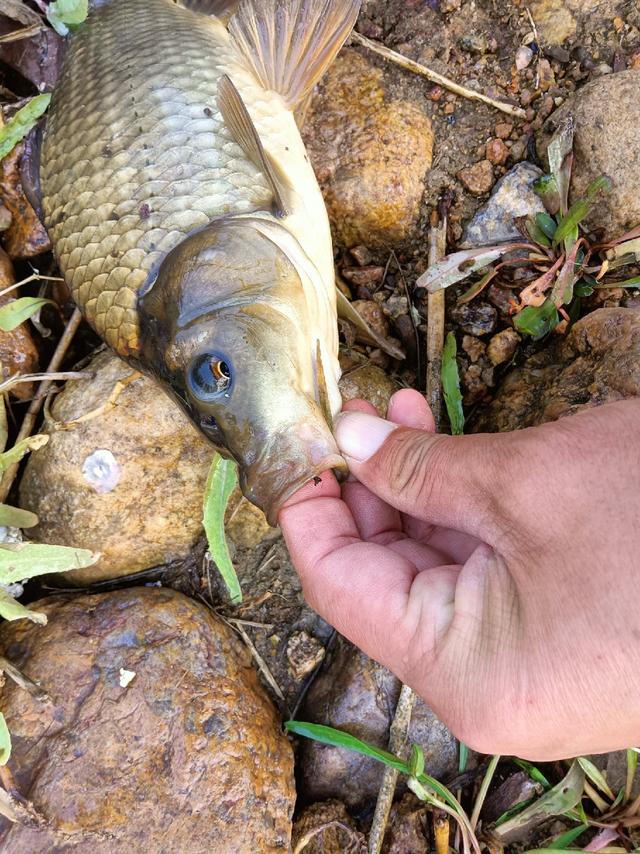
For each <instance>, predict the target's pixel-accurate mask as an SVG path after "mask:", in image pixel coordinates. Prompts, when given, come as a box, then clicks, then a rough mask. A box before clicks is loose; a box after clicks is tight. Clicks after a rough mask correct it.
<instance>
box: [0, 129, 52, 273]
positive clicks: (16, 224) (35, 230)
mask: <svg viewBox="0 0 640 854" xmlns="http://www.w3.org/2000/svg"><path fill="white" fill-rule="evenodd" d="M23 148H24V146H23V144H22V143H20V144H19V145H16V147H15V148H14V149H13V151H12V152H10V153H9V154H7V156H6V157H4V158H3V159H2V160H1V161H0V197H1V198H2V204H3V205H4V206H5V207H6V208H7V210H8V211H9V213H10V214H11V225H10V226H9V228H7V230H6V231H5V232H3V235H2V243H3V245H4V248H5V250H6V252H7V255H9V257H10V258H33V256H34V255H40V254H41V253H42V252H48V251H49V250H50V249H51V242H50V240H49V237H48V235H47V232H46V231H45V229H44V226H43V225H42V223H41V222H40V220H39V219H38V215H37V214H36V212H35V211H34V209H33V208H32V207H31V205H30V204H29V202H28V201H27V198H26V196H25V194H24V193H23V191H22V183H21V181H20V158H21V157H22V152H23Z"/></svg>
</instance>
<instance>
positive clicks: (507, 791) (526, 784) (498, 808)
mask: <svg viewBox="0 0 640 854" xmlns="http://www.w3.org/2000/svg"><path fill="white" fill-rule="evenodd" d="M542 792H543V789H542V786H541V785H540V783H534V781H533V780H532V779H531V777H530V776H529V775H528V774H526V773H525V772H524V771H516V772H515V773H514V774H510V775H509V776H508V777H507V779H506V780H504V781H503V782H502V783H500V784H499V785H498V787H497V788H495V789H493V790H492V792H491V793H490V794H489V795H488V796H487V799H486V801H485V802H484V805H483V807H482V812H481V815H482V818H483V820H484V821H485V822H493V821H497V820H498V819H499V818H500V816H501V815H503V814H504V813H506V812H507V810H510V809H512V808H513V807H515V806H516V804H521V803H522V802H523V801H528V800H529V799H530V798H533V797H535V796H536V795H541V794H542Z"/></svg>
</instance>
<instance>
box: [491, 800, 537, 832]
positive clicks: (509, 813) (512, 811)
mask: <svg viewBox="0 0 640 854" xmlns="http://www.w3.org/2000/svg"><path fill="white" fill-rule="evenodd" d="M535 797H536V796H535V795H534V797H532V798H527V799H526V800H524V801H520V803H517V804H515V805H514V806H512V807H509V809H508V810H506V811H505V812H503V813H502V815H501V816H499V817H498V818H497V819H496V820H495V826H496V827H500V825H501V824H504V823H505V821H509V819H510V818H513V816H514V815H518V813H521V812H522V810H524V809H526V808H527V807H528V806H529V804H531V803H533V801H534V800H535Z"/></svg>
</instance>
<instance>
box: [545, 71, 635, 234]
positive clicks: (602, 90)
mask: <svg viewBox="0 0 640 854" xmlns="http://www.w3.org/2000/svg"><path fill="white" fill-rule="evenodd" d="M639 87H640V70H628V71H621V72H620V73H618V74H608V75H606V76H604V77H600V78H598V79H597V80H593V81H592V82H591V83H588V84H587V85H586V86H584V87H582V88H581V89H579V90H578V92H577V93H576V94H575V95H573V96H572V97H571V98H569V99H568V100H567V101H566V102H565V103H564V104H563V105H562V107H560V109H559V110H557V111H556V112H555V113H553V115H551V116H550V118H549V119H548V120H547V121H546V122H545V124H544V126H543V130H542V133H541V137H540V140H539V148H540V151H541V153H542V155H545V154H546V147H547V145H548V142H549V139H550V137H551V134H552V133H553V132H554V130H555V129H556V128H557V127H558V126H559V124H560V123H561V122H562V121H563V119H564V118H565V117H566V116H568V115H572V116H573V118H574V121H575V126H576V132H575V137H574V146H573V150H574V160H573V170H572V179H571V195H570V198H571V201H575V200H576V199H578V198H580V197H582V196H584V195H585V193H586V189H587V187H588V185H589V184H590V183H591V181H593V180H594V179H595V178H597V177H599V176H600V175H608V176H609V177H610V178H611V180H612V181H613V191H612V192H611V193H608V194H606V195H604V196H602V197H601V198H600V199H599V200H598V202H597V204H596V205H594V207H593V210H592V212H591V214H590V215H589V217H588V218H587V219H586V220H585V222H586V224H587V225H588V226H589V227H590V228H592V229H599V230H601V232H602V237H603V239H605V240H613V239H615V238H616V237H619V236H621V235H622V234H623V233H624V232H626V231H628V230H629V229H631V228H634V227H635V226H637V225H638V224H640V135H639V134H638V126H639V125H640V104H639V102H638V98H637V93H638V89H639Z"/></svg>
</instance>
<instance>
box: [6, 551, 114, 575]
mask: <svg viewBox="0 0 640 854" xmlns="http://www.w3.org/2000/svg"><path fill="white" fill-rule="evenodd" d="M99 557H100V554H99V552H90V551H89V550H88V549H74V548H71V547H70V546H52V545H43V544H41V543H1V544H0V584H13V583H14V582H16V581H26V580H27V579H28V578H34V577H35V576H36V575H45V574H46V573H48V572H68V571H69V570H70V569H82V568H83V567H85V566H91V565H92V564H94V563H95V562H96V561H97V560H98V558H99Z"/></svg>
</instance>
